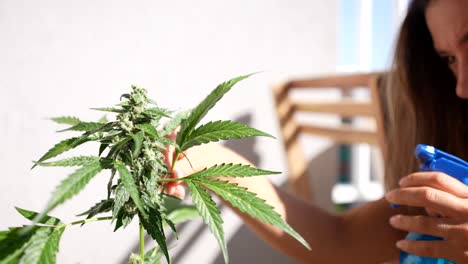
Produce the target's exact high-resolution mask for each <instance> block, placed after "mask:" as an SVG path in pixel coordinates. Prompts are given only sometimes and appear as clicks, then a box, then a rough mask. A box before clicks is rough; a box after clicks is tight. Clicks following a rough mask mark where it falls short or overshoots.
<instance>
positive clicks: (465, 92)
mask: <svg viewBox="0 0 468 264" xmlns="http://www.w3.org/2000/svg"><path fill="white" fill-rule="evenodd" d="M426 22H427V25H428V28H429V31H430V32H431V35H432V39H433V42H434V47H435V49H436V51H437V53H439V55H440V56H441V57H442V58H443V59H444V60H445V61H446V62H447V65H448V66H449V67H450V69H451V70H452V72H453V74H454V75H455V77H456V79H457V87H456V92H457V95H458V96H459V97H461V98H464V99H468V0H432V1H430V3H429V6H428V7H427V9H426Z"/></svg>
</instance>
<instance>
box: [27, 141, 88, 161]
mask: <svg viewBox="0 0 468 264" xmlns="http://www.w3.org/2000/svg"><path fill="white" fill-rule="evenodd" d="M87 141H89V139H88V136H81V137H74V138H69V139H65V140H62V141H60V142H59V143H57V144H55V145H54V146H53V147H52V148H51V149H49V151H47V152H46V153H45V154H44V155H43V156H42V157H41V158H40V159H39V160H38V161H37V162H36V163H41V162H43V161H46V160H48V159H50V158H53V157H56V156H58V155H60V154H62V153H64V152H66V151H69V150H71V149H73V148H76V147H77V146H79V145H81V144H83V143H85V142H87ZM34 167H36V165H34V166H33V168H34Z"/></svg>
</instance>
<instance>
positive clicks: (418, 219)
mask: <svg viewBox="0 0 468 264" xmlns="http://www.w3.org/2000/svg"><path fill="white" fill-rule="evenodd" d="M390 224H391V225H392V226H393V227H395V228H397V229H401V230H405V231H408V232H416V233H420V234H427V235H432V236H436V237H441V238H443V240H431V241H411V240H400V241H398V242H397V247H398V248H400V249H401V250H403V251H406V252H408V253H411V254H414V255H418V256H423V257H431V258H444V259H449V260H453V261H456V262H457V263H468V262H466V261H468V243H466V241H468V223H463V221H462V222H461V223H460V221H459V220H454V219H449V218H437V217H430V216H405V215H395V216H392V217H391V218H390Z"/></svg>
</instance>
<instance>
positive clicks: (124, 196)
mask: <svg viewBox="0 0 468 264" xmlns="http://www.w3.org/2000/svg"><path fill="white" fill-rule="evenodd" d="M128 199H130V194H129V193H128V192H127V190H126V189H125V187H124V186H123V184H120V185H118V186H117V188H116V189H115V196H114V206H113V208H112V221H114V220H115V219H116V218H117V215H118V214H119V211H120V209H121V208H122V206H124V204H125V203H126V202H127V201H128Z"/></svg>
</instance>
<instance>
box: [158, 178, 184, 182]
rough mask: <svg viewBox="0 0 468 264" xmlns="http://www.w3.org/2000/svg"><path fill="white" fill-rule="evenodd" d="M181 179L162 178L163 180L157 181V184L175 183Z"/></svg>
mask: <svg viewBox="0 0 468 264" xmlns="http://www.w3.org/2000/svg"><path fill="white" fill-rule="evenodd" d="M181 179H183V178H164V179H158V180H157V182H175V181H180V180H181Z"/></svg>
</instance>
